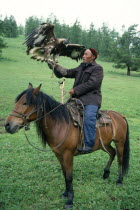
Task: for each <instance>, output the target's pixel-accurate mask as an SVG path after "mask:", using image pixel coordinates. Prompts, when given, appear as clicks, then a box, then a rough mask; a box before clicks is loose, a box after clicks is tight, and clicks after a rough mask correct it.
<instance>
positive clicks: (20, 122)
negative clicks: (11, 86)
mask: <svg viewBox="0 0 140 210" xmlns="http://www.w3.org/2000/svg"><path fill="white" fill-rule="evenodd" d="M40 87H41V85H39V86H38V87H37V88H35V89H33V86H32V84H31V83H29V86H28V89H27V90H25V91H23V92H22V93H21V94H20V95H19V96H17V98H16V104H15V107H14V109H13V110H12V112H11V113H10V114H9V115H8V117H7V119H6V122H5V129H6V131H7V132H8V133H11V134H13V133H16V132H17V131H18V130H19V129H21V128H22V127H26V126H27V125H28V124H29V122H31V121H34V120H36V118H37V107H36V98H37V95H38V93H39V90H40Z"/></svg>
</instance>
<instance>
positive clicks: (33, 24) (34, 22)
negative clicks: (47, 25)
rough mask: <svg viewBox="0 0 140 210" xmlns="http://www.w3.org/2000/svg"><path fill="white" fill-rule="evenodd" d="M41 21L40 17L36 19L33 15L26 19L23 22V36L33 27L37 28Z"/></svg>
mask: <svg viewBox="0 0 140 210" xmlns="http://www.w3.org/2000/svg"><path fill="white" fill-rule="evenodd" d="M41 23H42V20H41V19H38V18H37V17H35V16H31V17H29V18H28V19H26V22H25V36H27V35H28V34H30V33H31V32H32V31H33V30H34V29H35V28H37V27H38V26H39V25H40V24H41Z"/></svg>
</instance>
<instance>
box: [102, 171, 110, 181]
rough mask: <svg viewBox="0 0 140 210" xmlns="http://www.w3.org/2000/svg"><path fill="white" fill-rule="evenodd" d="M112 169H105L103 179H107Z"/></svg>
mask: <svg viewBox="0 0 140 210" xmlns="http://www.w3.org/2000/svg"><path fill="white" fill-rule="evenodd" d="M109 174H110V171H104V174H103V179H107V178H108V177H109Z"/></svg>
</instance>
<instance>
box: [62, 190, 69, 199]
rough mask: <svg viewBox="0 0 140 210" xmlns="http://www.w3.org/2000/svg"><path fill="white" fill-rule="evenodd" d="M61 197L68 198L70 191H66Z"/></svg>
mask: <svg viewBox="0 0 140 210" xmlns="http://www.w3.org/2000/svg"><path fill="white" fill-rule="evenodd" d="M60 197H61V198H62V199H66V198H68V192H67V191H65V192H64V193H63V194H62V195H61V196H60Z"/></svg>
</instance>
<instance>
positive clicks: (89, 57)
mask: <svg viewBox="0 0 140 210" xmlns="http://www.w3.org/2000/svg"><path fill="white" fill-rule="evenodd" d="M94 59H95V56H94V55H93V54H92V53H91V51H90V50H89V49H87V50H86V51H85V52H84V55H83V62H84V63H91V62H93V61H94Z"/></svg>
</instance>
